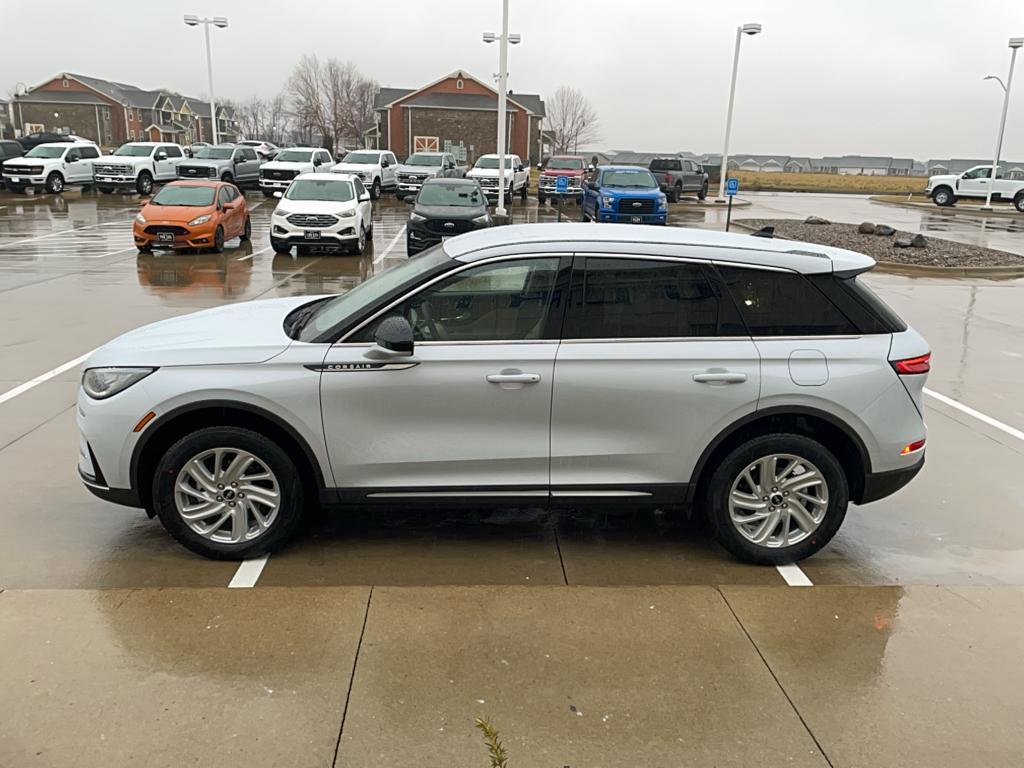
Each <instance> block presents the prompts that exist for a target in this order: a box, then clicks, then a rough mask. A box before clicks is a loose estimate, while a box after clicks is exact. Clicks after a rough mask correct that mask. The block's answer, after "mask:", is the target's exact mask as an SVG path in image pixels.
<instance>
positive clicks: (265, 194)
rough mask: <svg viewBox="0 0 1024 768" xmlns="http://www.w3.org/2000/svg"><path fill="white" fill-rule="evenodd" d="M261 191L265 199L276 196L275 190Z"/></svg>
mask: <svg viewBox="0 0 1024 768" xmlns="http://www.w3.org/2000/svg"><path fill="white" fill-rule="evenodd" d="M261 191H262V192H263V196H264V197H273V196H274V190H272V189H264V190H261Z"/></svg>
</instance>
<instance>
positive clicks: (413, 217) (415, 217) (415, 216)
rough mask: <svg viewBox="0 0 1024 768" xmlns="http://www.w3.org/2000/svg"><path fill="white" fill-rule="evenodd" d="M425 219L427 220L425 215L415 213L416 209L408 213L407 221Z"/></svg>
mask: <svg viewBox="0 0 1024 768" xmlns="http://www.w3.org/2000/svg"><path fill="white" fill-rule="evenodd" d="M426 220H427V217H426V216H421V215H420V214H418V213H416V211H413V212H412V213H410V214H409V221H426Z"/></svg>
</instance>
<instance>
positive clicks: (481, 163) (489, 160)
mask: <svg viewBox="0 0 1024 768" xmlns="http://www.w3.org/2000/svg"><path fill="white" fill-rule="evenodd" d="M473 167H474V168H484V169H486V170H493V169H496V168H497V167H498V158H496V157H481V158H480V159H479V160H477V161H476V165H474V166H473ZM505 167H506V168H511V167H512V158H511V157H506V158H505Z"/></svg>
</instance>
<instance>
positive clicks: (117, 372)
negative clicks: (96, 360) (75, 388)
mask: <svg viewBox="0 0 1024 768" xmlns="http://www.w3.org/2000/svg"><path fill="white" fill-rule="evenodd" d="M155 370H156V368H90V369H89V370H87V371H86V372H85V373H83V374H82V389H84V390H85V394H87V395H88V396H89V397H91V398H93V399H94V400H104V399H106V398H108V397H110V396H112V395H116V394H117V393H118V392H120V391H121V390H124V389H128V387H130V386H131V385H132V384H135V383H137V382H140V381H142V380H143V379H144V378H146V377H147V376H149V374H151V373H152V372H153V371H155Z"/></svg>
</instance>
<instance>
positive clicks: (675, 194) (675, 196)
mask: <svg viewBox="0 0 1024 768" xmlns="http://www.w3.org/2000/svg"><path fill="white" fill-rule="evenodd" d="M682 189H683V188H682V187H680V186H679V185H678V184H677V185H676V186H674V187H672V189H670V190H669V191H668V195H667V197H668V201H669V202H670V203H678V202H679V195H680V194H681V192H682Z"/></svg>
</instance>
